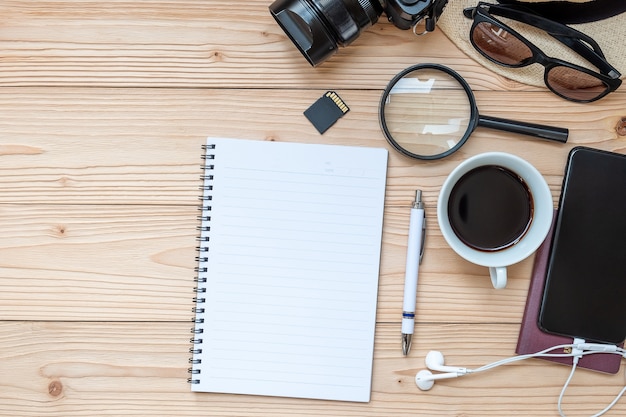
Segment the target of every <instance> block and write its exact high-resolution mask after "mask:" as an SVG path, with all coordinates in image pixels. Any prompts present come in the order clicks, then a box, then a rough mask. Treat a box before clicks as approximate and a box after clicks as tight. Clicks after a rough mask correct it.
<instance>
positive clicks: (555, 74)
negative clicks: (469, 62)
mask: <svg viewBox="0 0 626 417" xmlns="http://www.w3.org/2000/svg"><path fill="white" fill-rule="evenodd" d="M463 14H464V15H465V17H467V18H469V19H474V23H473V24H472V28H471V30H470V42H471V43H472V45H473V46H474V48H475V49H476V50H477V51H478V52H480V54H481V55H483V56H484V57H485V58H487V59H489V60H490V61H492V62H494V63H496V64H499V65H502V66H505V67H510V68H521V67H525V66H528V65H531V64H535V63H536V64H540V65H543V66H544V68H545V72H544V77H543V78H544V83H545V84H546V86H547V87H548V88H549V89H550V90H552V92H554V93H555V94H556V95H558V96H560V97H562V98H564V99H567V100H570V101H575V102H579V103H589V102H592V101H595V100H598V99H600V98H602V97H604V96H605V95H607V94H609V93H610V92H612V91H615V90H617V88H618V87H619V86H620V85H621V84H622V80H620V79H619V77H620V76H621V74H620V73H619V71H618V70H617V69H615V67H613V66H612V65H611V64H609V63H608V62H607V60H606V58H605V57H604V54H603V53H602V49H600V46H599V45H598V44H597V42H595V41H594V40H593V39H592V38H591V37H589V36H587V35H585V34H584V33H582V32H580V31H578V30H576V29H573V28H570V27H569V26H565V25H563V24H561V23H558V22H554V21H552V20H549V19H546V18H543V17H541V16H537V15H535V14H533V13H529V12H525V11H522V10H520V9H517V8H515V7H512V6H505V5H495V4H489V3H484V2H480V3H478V5H477V6H476V7H470V8H467V9H465V10H464V11H463ZM493 15H497V16H501V17H504V18H507V19H512V20H516V21H519V22H522V23H525V24H528V25H531V26H534V27H537V28H539V29H542V30H544V31H546V32H547V33H548V34H549V35H550V36H552V37H553V38H555V39H556V40H558V41H559V42H561V43H563V44H564V45H566V46H567V47H569V48H570V49H572V50H573V51H575V52H576V53H578V54H579V55H580V56H582V57H583V58H585V59H586V60H587V61H588V62H589V63H590V64H592V65H593V66H595V67H596V68H598V69H599V70H600V71H593V70H591V69H588V68H585V67H581V66H580V65H576V64H573V63H571V62H567V61H563V60H560V59H557V58H553V57H550V56H548V55H546V54H545V53H544V52H543V51H541V49H539V48H538V47H537V46H535V45H534V44H532V43H531V42H530V41H529V40H528V39H526V38H525V37H523V36H522V35H520V34H519V33H518V32H516V31H515V30H513V29H512V28H510V27H509V26H507V25H505V24H504V23H502V22H501V21H499V20H498V19H496V18H494V17H493Z"/></svg>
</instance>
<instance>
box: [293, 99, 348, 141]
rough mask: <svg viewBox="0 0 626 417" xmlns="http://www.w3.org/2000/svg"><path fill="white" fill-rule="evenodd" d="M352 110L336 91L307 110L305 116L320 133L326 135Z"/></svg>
mask: <svg viewBox="0 0 626 417" xmlns="http://www.w3.org/2000/svg"><path fill="white" fill-rule="evenodd" d="M349 111H350V108H348V106H347V105H346V103H344V101H343V100H342V99H341V97H339V96H338V95H337V93H335V92H334V91H328V92H327V93H326V94H324V95H323V96H322V97H320V98H319V99H318V100H317V101H316V102H315V103H313V104H312V105H311V107H309V108H308V109H306V110H305V112H304V115H305V116H306V118H307V119H309V121H310V122H311V123H312V124H313V126H315V128H316V129H317V130H318V132H320V133H324V132H326V131H327V130H328V128H329V127H331V126H332V125H334V124H335V122H336V121H337V120H339V119H340V118H341V117H343V115H344V114H346V113H348V112H349Z"/></svg>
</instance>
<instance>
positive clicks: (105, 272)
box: [0, 0, 626, 417]
mask: <svg viewBox="0 0 626 417" xmlns="http://www.w3.org/2000/svg"><path fill="white" fill-rule="evenodd" d="M269 3H270V1H269V0H248V1H245V2H243V1H242V2H232V1H225V0H211V1H200V0H197V1H194V0H181V1H175V2H172V1H162V0H161V1H159V0H142V1H131V0H110V1H106V2H103V1H95V0H75V1H36V0H21V1H10V0H4V1H2V2H1V3H0V415H2V416H11V417H20V416H50V417H52V416H63V417H69V416H104V415H111V416H146V415H151V416H200V415H211V416H213V415H223V416H250V415H254V416H268V417H269V416H279V415H302V416H305V415H306V416H318V415H325V416H405V415H416V416H417V415H419V416H456V417H461V416H463V417H468V416H481V417H485V416H505V415H514V416H521V415H524V416H534V417H536V416H556V415H558V412H557V408H556V403H557V398H558V395H559V392H560V390H561V387H562V385H563V383H564V382H565V379H566V378H567V375H568V373H569V368H567V367H564V366H561V365H556V364H552V363H548V362H545V361H542V360H538V359H532V360H528V361H526V362H525V363H520V364H515V365H511V366H506V367H501V368H498V369H496V370H494V371H491V372H487V373H483V374H477V375H471V376H467V377H464V378H459V379H454V380H448V381H440V382H438V383H437V384H436V385H435V387H434V388H433V389H432V390H431V391H429V392H420V391H419V390H418V389H417V388H416V386H415V383H414V377H415V374H416V372H417V371H418V370H420V369H422V368H423V367H424V357H425V355H426V353H427V352H428V351H429V350H432V349H436V350H441V351H443V352H444V354H445V355H446V363H447V364H449V365H456V366H466V367H478V366H480V365H482V364H485V363H488V362H491V361H494V360H498V359H502V358H505V357H508V356H511V355H513V354H514V350H515V345H516V342H517V333H518V330H519V325H520V321H521V317H522V313H523V309H524V303H525V298H526V292H527V289H528V284H529V277H530V271H531V267H532V260H533V259H532V257H531V258H529V259H527V260H525V261H523V262H521V263H519V264H517V265H515V266H513V267H511V268H510V269H509V284H508V286H507V288H506V289H504V290H499V291H498V290H494V289H493V288H491V283H490V281H489V278H488V276H487V270H486V269H485V268H483V267H478V266H474V265H471V264H469V263H468V262H466V261H464V260H462V259H461V258H460V257H459V256H458V255H456V254H455V253H454V252H453V251H452V250H451V249H450V248H449V247H448V246H447V244H446V243H445V241H444V240H443V237H442V235H441V233H440V231H439V228H438V226H437V220H436V215H435V212H436V210H435V208H436V200H437V197H438V191H439V189H440V187H441V185H442V183H443V181H444V179H445V177H446V175H447V174H448V173H449V172H450V171H451V170H452V169H453V168H454V167H455V166H456V165H457V164H458V163H459V162H461V161H462V160H464V159H466V158H468V157H470V156H472V155H475V154H478V153H481V152H485V151H506V152H510V153H513V154H516V155H518V156H521V157H523V158H524V159H526V160H528V161H529V162H531V163H532V164H533V165H534V166H536V167H537V168H538V169H539V170H540V172H541V173H542V174H543V175H544V176H545V178H546V180H547V181H548V183H549V185H550V188H551V190H552V194H553V198H554V202H555V204H556V202H557V201H558V197H559V193H560V186H561V180H562V175H563V169H564V165H565V160H566V156H567V153H568V151H569V150H570V149H571V148H572V147H573V146H575V145H588V146H593V147H597V148H602V149H608V150H613V151H617V152H626V138H625V137H624V136H620V135H619V134H618V131H617V130H616V126H617V125H618V124H619V122H620V120H621V119H622V117H624V116H626V90H625V89H624V88H622V89H621V90H622V91H618V92H616V93H613V94H611V95H610V96H608V97H606V98H605V99H603V100H600V101H599V102H596V103H594V104H586V105H580V104H574V103H570V102H567V101H564V100H562V99H559V98H557V97H556V96H555V95H553V94H551V93H550V92H548V91H547V90H546V89H544V88H535V87H530V86H526V85H522V84H519V83H516V82H513V81H511V80H509V79H506V78H502V77H499V76H496V75H494V73H492V72H490V71H489V70H487V69H485V68H484V67H482V66H481V65H479V64H478V63H476V62H474V61H472V60H470V59H469V58H467V57H466V56H465V55H464V54H463V52H461V51H460V50H458V49H457V48H456V47H455V46H454V45H453V44H452V43H451V42H450V41H449V40H448V39H447V38H446V37H445V35H444V34H443V33H442V32H441V31H437V32H435V33H432V34H430V35H428V36H423V37H420V38H416V37H415V36H414V35H413V34H412V33H411V32H410V31H401V30H399V29H396V28H395V27H394V26H392V25H391V24H389V23H387V22H386V19H384V18H383V19H381V20H380V22H379V23H378V24H376V25H375V26H374V27H372V28H370V29H369V30H367V31H365V32H364V33H363V34H362V35H361V36H360V37H359V39H358V40H357V41H356V42H355V43H354V44H352V45H351V46H349V47H348V48H345V49H342V50H341V51H340V53H339V54H338V55H336V56H335V57H333V58H332V59H331V60H330V61H328V62H327V63H325V64H324V65H322V66H321V67H319V68H317V69H314V68H311V67H310V66H309V64H308V63H307V62H306V61H305V60H304V58H302V56H301V55H300V54H299V53H298V51H297V50H296V49H295V48H294V46H293V45H292V44H291V42H290V41H289V40H288V39H287V37H286V36H285V35H284V33H283V32H282V31H281V29H280V28H279V27H278V26H277V25H276V23H275V22H274V20H273V19H272V17H271V16H270V14H269V13H268V10H267V7H268V5H269ZM420 62H435V63H440V64H444V65H447V66H450V67H451V68H453V69H455V70H457V71H458V72H459V73H460V74H461V75H462V76H463V77H465V78H466V79H467V81H468V82H469V84H470V85H471V86H472V88H473V89H474V91H475V94H476V97H477V101H478V105H479V107H480V110H481V113H483V114H488V115H492V116H499V117H505V118H512V119H518V120H524V121H532V122H537V123H545V124H553V125H557V126H563V127H567V128H569V129H570V132H571V134H570V140H569V143H568V144H566V145H561V144H553V143H547V142H542V141H537V140H533V139H527V138H524V137H521V136H515V135H512V134H505V133H500V132H494V131H488V130H484V129H482V130H481V129H479V130H478V131H476V132H475V135H474V136H473V137H472V138H471V140H470V141H469V142H468V143H467V144H466V146H464V147H463V149H462V150H461V151H459V152H457V153H456V154H454V155H453V156H451V157H449V158H447V159H445V160H442V161H437V162H419V161H415V160H410V159H408V158H406V157H403V156H401V155H399V154H398V153H396V152H395V151H393V150H391V148H390V147H389V146H388V145H387V143H386V141H385V139H384V137H383V135H382V133H381V131H380V128H379V125H378V116H377V114H378V113H377V111H378V101H379V98H380V95H381V93H382V90H383V89H384V87H385V86H386V84H387V82H388V81H389V80H390V79H391V78H392V77H393V76H394V75H395V74H396V73H398V72H399V71H400V70H402V69H404V68H405V67H407V66H409V65H412V64H415V63H420ZM327 90H335V91H337V92H338V93H339V95H340V96H341V97H342V98H343V99H344V100H345V101H346V103H347V104H348V105H349V106H350V108H351V111H350V112H349V113H348V114H347V115H346V116H345V117H344V118H342V119H341V120H339V122H338V123H337V124H336V125H335V126H333V127H332V128H331V129H330V130H329V131H328V132H326V133H325V134H324V135H320V134H319V133H318V132H317V131H316V130H315V129H314V128H313V126H312V125H311V124H310V123H309V122H308V121H307V120H306V118H305V117H304V116H303V114H302V112H303V111H304V110H305V109H306V108H307V107H308V106H309V105H310V104H311V103H313V102H314V101H315V100H316V99H317V98H319V97H320V96H321V95H322V94H323V93H324V92H326V91H327ZM209 135H211V136H226V137H237V138H247V139H258V140H278V141H294V142H307V143H329V144H345V145H364V146H376V147H388V148H389V149H390V157H389V164H390V166H389V170H388V185H387V192H386V203H385V219H384V222H385V226H384V232H383V249H382V266H381V275H380V289H379V300H378V316H377V327H376V342H375V357H374V374H373V387H372V400H371V402H369V403H367V404H360V403H348V402H327V401H317V400H301V399H291V398H271V397H254V396H235V395H221V394H210V393H191V392H190V388H189V385H188V384H187V376H188V375H187V368H188V366H189V364H188V358H189V353H188V349H189V347H190V346H189V339H190V328H191V327H192V323H191V318H192V313H191V309H192V305H193V303H192V297H193V293H192V289H193V287H194V283H193V277H194V266H195V259H194V258H195V249H194V248H195V246H196V243H195V238H196V233H197V232H196V227H197V226H198V220H197V218H196V216H197V207H198V195H199V189H198V187H199V186H200V181H199V175H200V174H201V172H200V163H201V159H200V155H201V145H202V144H203V142H204V140H205V138H206V137H207V136H209ZM416 188H422V189H423V190H424V199H425V204H426V209H427V222H428V228H427V247H426V256H425V258H424V262H423V264H422V267H421V275H420V283H419V289H418V293H419V295H418V311H417V323H416V335H415V341H414V344H413V349H412V351H411V353H410V355H409V356H408V357H403V356H402V354H401V351H400V316H401V305H402V290H403V281H404V261H405V254H406V253H405V251H406V242H407V228H408V220H409V217H408V214H409V207H410V202H411V199H412V197H413V195H414V190H415V189H416ZM623 383H624V376H623V373H622V372H620V373H618V374H617V375H614V376H607V375H603V374H598V373H594V372H590V371H585V370H579V371H578V372H577V373H576V375H575V376H574V379H573V381H572V385H571V387H570V388H569V389H568V391H567V393H566V399H565V402H564V408H565V410H566V412H567V413H568V415H570V416H588V415H591V414H594V413H595V412H597V411H599V410H601V409H602V408H604V406H605V405H606V404H608V403H609V402H610V401H611V400H612V398H613V396H614V395H615V394H616V393H617V392H618V391H619V390H620V388H621V387H622V385H623ZM624 414H626V400H623V401H621V402H620V403H619V404H618V405H617V406H616V408H615V409H614V410H612V411H611V412H609V413H608V415H612V416H618V415H624Z"/></svg>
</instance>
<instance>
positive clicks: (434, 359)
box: [424, 350, 467, 375]
mask: <svg viewBox="0 0 626 417" xmlns="http://www.w3.org/2000/svg"><path fill="white" fill-rule="evenodd" d="M424 363H425V364H426V367H427V368H428V369H430V370H431V371H439V372H453V373H456V374H461V375H464V374H466V373H467V368H459V367H456V366H445V365H444V359H443V354H442V353H441V352H439V351H436V350H431V351H430V352H428V354H427V355H426V359H425V360H424Z"/></svg>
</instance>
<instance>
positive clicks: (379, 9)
mask: <svg viewBox="0 0 626 417" xmlns="http://www.w3.org/2000/svg"><path fill="white" fill-rule="evenodd" d="M447 3H448V0H386V1H385V0H275V1H274V3H272V4H271V5H270V7H269V10H270V13H271V14H272V16H273V17H274V19H275V20H276V22H277V23H278V24H279V25H280V27H281V28H282V29H283V31H284V32H285V33H286V34H287V36H289V38H290V39H291V41H292V42H293V43H294V45H295V46H296V47H297V48H298V49H299V50H300V52H301V53H302V55H303V56H304V57H305V58H306V59H307V61H309V63H310V64H311V65H312V66H317V65H319V64H321V63H322V62H324V61H325V60H326V59H328V58H329V57H330V56H331V55H333V54H334V53H335V52H337V50H338V47H339V46H342V47H345V46H348V45H350V44H351V43H352V42H353V41H354V40H355V39H356V38H358V36H359V35H360V34H361V32H362V31H363V30H365V29H367V28H368V27H370V26H372V25H373V24H375V23H376V22H377V21H378V18H379V17H380V16H381V15H382V13H383V12H384V13H385V15H386V16H387V18H388V20H389V21H390V22H391V23H393V24H394V25H395V26H396V27H398V28H400V29H404V30H406V29H409V28H411V27H414V26H415V25H417V24H418V23H419V22H420V21H422V20H424V22H425V31H424V32H432V31H433V30H434V29H435V25H436V22H437V19H438V18H439V16H440V15H441V13H442V12H443V9H444V7H445V5H446V4H447Z"/></svg>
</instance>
